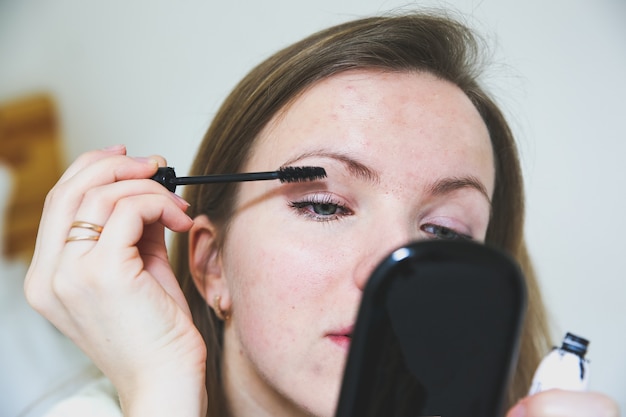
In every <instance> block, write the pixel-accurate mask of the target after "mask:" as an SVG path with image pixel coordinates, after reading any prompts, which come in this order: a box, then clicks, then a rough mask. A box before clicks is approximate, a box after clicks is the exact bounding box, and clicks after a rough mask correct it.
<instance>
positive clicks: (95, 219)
mask: <svg viewBox="0 0 626 417" xmlns="http://www.w3.org/2000/svg"><path fill="white" fill-rule="evenodd" d="M149 194H152V195H161V196H164V197H166V198H168V199H171V200H172V201H173V202H174V204H176V205H177V206H178V207H179V208H180V209H181V210H183V211H184V210H186V209H187V208H188V207H189V203H187V202H186V201H185V200H184V199H182V198H181V197H179V196H177V195H176V194H174V193H172V192H170V191H168V190H167V189H166V188H165V187H163V186H162V185H161V184H159V183H157V182H155V181H148V180H143V179H142V180H126V181H120V182H116V183H113V184H107V185H104V186H100V187H95V188H92V189H90V190H88V191H87V192H86V193H85V194H84V196H83V198H82V201H81V204H80V207H79V208H78V210H77V211H76V214H75V219H76V220H78V221H84V222H88V223H93V224H96V225H104V224H106V223H107V221H108V219H109V216H110V215H111V212H112V211H113V209H114V207H115V205H116V203H117V202H118V201H120V200H122V199H124V198H128V197H132V196H140V195H149ZM88 229H89V228H88V227H87V228H86V229H85V228H83V229H82V230H78V232H80V235H82V236H85V237H86V238H87V239H88V238H89V237H90V236H94V234H95V233H94V231H92V230H88ZM69 233H70V235H72V236H76V234H75V231H74V230H73V229H72V230H70V232H69ZM97 234H98V235H99V233H97ZM89 242H90V241H89V240H86V241H85V243H89ZM91 242H92V243H93V241H91ZM83 246H84V247H89V246H88V245H83Z"/></svg>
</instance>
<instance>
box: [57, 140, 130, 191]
mask: <svg viewBox="0 0 626 417" xmlns="http://www.w3.org/2000/svg"><path fill="white" fill-rule="evenodd" d="M113 155H126V146H125V145H113V146H109V147H107V148H104V149H97V150H93V151H89V152H85V153H83V154H81V155H80V156H79V157H78V158H76V160H75V161H74V162H73V163H72V164H71V165H70V166H69V167H68V168H67V169H66V170H65V172H64V173H63V175H62V176H61V178H60V179H59V182H64V181H66V180H67V179H68V178H71V177H73V176H74V175H76V173H77V172H79V171H81V170H82V169H83V168H85V167H87V166H89V165H91V164H93V163H94V162H96V161H99V160H100V159H103V158H107V157H110V156H113Z"/></svg>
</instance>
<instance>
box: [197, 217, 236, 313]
mask: <svg viewBox="0 0 626 417" xmlns="http://www.w3.org/2000/svg"><path fill="white" fill-rule="evenodd" d="M217 233H218V231H217V228H216V227H215V225H214V224H213V223H212V222H211V220H209V218H208V217H207V216H206V215H200V216H198V217H196V218H195V219H194V221H193V226H192V228H191V230H190V231H189V270H190V272H191V276H192V277H193V281H194V284H195V285H196V288H197V289H198V292H199V293H200V294H201V295H202V297H203V298H204V300H205V301H206V303H207V304H208V305H210V306H211V307H212V308H213V310H215V309H216V306H214V305H213V304H214V301H215V297H216V296H219V297H220V299H221V301H220V307H219V309H221V310H222V311H230V307H231V298H230V292H229V290H228V285H227V282H226V280H225V278H224V274H223V269H222V257H221V251H220V248H218V247H217V241H218V239H217V237H218V236H217Z"/></svg>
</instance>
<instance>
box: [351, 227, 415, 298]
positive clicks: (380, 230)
mask: <svg viewBox="0 0 626 417" xmlns="http://www.w3.org/2000/svg"><path fill="white" fill-rule="evenodd" d="M376 223H377V224H376V225H370V226H369V228H368V230H367V231H366V233H365V234H364V235H363V236H366V237H365V238H364V239H363V241H362V242H361V243H360V244H359V245H357V250H358V251H359V253H358V254H357V256H355V262H356V264H355V266H354V283H355V284H356V286H357V287H358V288H359V289H360V290H361V291H363V289H364V288H365V285H366V284H367V281H368V280H369V278H370V276H371V275H372V273H373V272H374V269H375V268H376V267H377V266H378V265H379V264H380V263H381V262H382V260H383V259H384V258H385V257H386V256H388V255H390V254H391V252H393V251H394V250H395V249H397V248H399V247H400V246H402V245H404V244H406V243H409V241H411V240H412V239H415V237H414V236H413V233H411V231H410V230H411V228H410V226H408V225H406V224H403V223H397V224H390V223H388V222H385V221H379V222H376Z"/></svg>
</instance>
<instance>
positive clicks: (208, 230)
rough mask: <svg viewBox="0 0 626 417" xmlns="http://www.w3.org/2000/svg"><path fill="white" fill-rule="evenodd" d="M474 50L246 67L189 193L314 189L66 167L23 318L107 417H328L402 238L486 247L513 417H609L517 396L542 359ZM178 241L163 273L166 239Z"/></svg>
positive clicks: (576, 399)
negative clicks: (107, 397)
mask: <svg viewBox="0 0 626 417" xmlns="http://www.w3.org/2000/svg"><path fill="white" fill-rule="evenodd" d="M479 74H480V48H479V43H478V41H477V40H476V38H475V37H474V36H473V34H472V33H471V32H470V31H469V30H468V29H467V28H465V27H464V26H462V25H461V24H459V23H457V22H455V21H453V20H450V19H448V18H446V17H439V16H433V15H428V14H409V15H402V16H391V17H376V18H369V19H362V20H357V21H353V22H349V23H346V24H342V25H339V26H336V27H333V28H330V29H327V30H325V31H322V32H319V33H317V34H314V35H312V36H311V37H309V38H306V39H304V40H303V41H301V42H298V43H296V44H294V45H292V46H290V47H288V48H286V49H284V50H282V51H280V52H278V53H277V54H275V55H274V56H272V57H270V58H269V59H267V60H266V61H265V62H263V63H261V64H260V65H259V66H258V67H256V68H255V69H253V70H252V71H251V72H250V73H249V74H248V76H246V77H245V78H244V79H243V80H242V81H241V83H240V84H239V85H238V86H237V87H236V88H235V90H234V91H233V92H232V93H231V95H230V96H229V97H228V98H227V100H226V102H225V103H224V104H223V106H222V108H221V110H220V112H219V113H218V114H217V116H216V118H215V120H214V121H213V123H212V125H211V127H210V128H209V130H208V132H207V134H206V136H205V138H204V141H203V142H202V144H201V146H200V148H199V151H198V154H197V157H196V160H195V163H194V166H193V168H192V174H194V175H200V174H212V173H230V172H248V171H268V170H275V169H277V168H278V167H281V166H299V165H318V166H322V167H324V168H325V169H326V171H327V173H328V177H327V178H326V179H323V180H319V181H312V182H301V183H285V184H283V183H280V182H278V181H261V182H251V183H243V184H219V185H216V184H213V185H202V186H190V187H187V189H186V190H185V200H183V199H181V198H179V197H177V196H176V195H174V194H172V193H169V192H168V191H166V190H165V188H163V187H162V186H160V185H159V184H157V183H156V182H154V181H151V180H149V179H148V178H150V176H152V175H153V174H154V173H155V170H156V168H157V165H160V166H162V165H165V161H164V159H163V158H161V157H156V156H155V157H150V158H130V157H127V156H125V154H126V151H125V148H124V147H123V146H114V147H111V148H108V149H105V150H100V151H94V152H90V153H87V154H85V155H83V156H81V157H80V158H79V159H78V160H77V161H76V162H75V163H74V164H73V165H72V166H71V167H70V168H69V169H68V170H67V172H66V173H65V174H64V175H63V177H62V178H61V179H60V181H59V183H58V184H57V185H56V186H55V187H54V188H53V190H52V191H51V192H50V195H49V197H48V200H47V202H46V207H45V209H44V214H43V217H42V221H41V228H40V234H39V239H38V244H37V250H36V254H35V257H34V259H33V262H32V265H31V268H30V270H29V273H28V277H27V282H26V293H27V296H28V299H29V300H30V302H31V303H32V304H33V306H34V307H35V308H37V309H38V310H39V311H40V312H41V313H42V314H44V315H45V316H46V317H48V318H49V319H50V320H51V321H52V322H53V323H54V324H55V325H56V326H57V327H58V328H59V329H61V330H62V331H63V332H64V333H66V334H67V335H68V336H69V337H71V338H72V339H73V340H74V341H75V342H76V343H77V344H78V345H79V346H80V347H81V348H82V349H83V350H84V351H85V352H86V353H87V354H88V355H89V356H90V357H91V358H93V360H94V362H95V364H96V365H97V366H98V367H99V368H100V369H101V370H102V371H103V373H104V374H105V375H106V376H107V377H108V378H109V379H110V380H111V382H112V383H113V385H114V386H115V387H116V389H117V392H118V394H119V398H120V404H121V408H122V410H123V411H124V414H125V415H128V416H140V415H151V416H158V415H164V416H165V415H167V416H171V415H178V416H186V415H189V416H192V415H193V416H204V415H206V416H212V417H214V416H233V417H245V416H254V417H259V416H325V417H332V416H333V413H334V410H335V406H336V402H337V398H338V392H339V386H340V382H341V377H342V372H343V366H344V363H345V359H346V354H347V348H348V346H349V341H350V335H351V329H352V326H353V325H354V321H355V318H356V311H357V308H358V305H359V301H360V296H361V291H362V289H363V286H364V285H365V283H366V281H367V278H368V277H369V274H370V273H371V271H372V269H373V268H374V266H375V265H376V263H377V262H378V261H379V260H381V259H382V257H383V256H384V255H386V254H387V253H389V251H390V250H392V249H393V248H395V247H396V246H398V245H400V244H403V243H406V242H408V241H410V240H415V239H465V238H471V239H474V240H477V241H481V242H487V243H489V244H491V245H495V246H498V247H500V248H502V249H504V250H506V251H508V252H510V253H511V254H512V255H513V256H514V257H515V258H516V259H517V260H518V261H519V263H520V264H521V265H522V267H523V269H524V272H525V274H526V278H527V285H528V288H529V297H530V303H529V311H528V314H527V319H526V322H525V326H524V332H523V341H522V348H521V356H520V361H519V364H518V368H517V371H516V375H515V380H514V383H513V386H512V388H511V391H510V395H509V401H510V404H511V406H512V407H513V406H514V404H516V402H517V401H518V400H521V401H520V402H519V403H518V404H517V405H515V406H514V408H513V409H512V410H511V411H510V415H511V416H513V415H517V416H522V415H526V416H534V417H548V416H563V417H565V416H590V417H591V416H616V415H618V411H617V409H616V405H615V404H614V403H613V402H612V401H611V400H610V399H608V398H606V397H605V396H603V395H602V394H598V393H571V392H565V391H552V392H546V393H542V394H539V395H536V396H533V397H524V396H525V393H526V391H527V389H528V386H529V385H530V378H531V376H532V372H533V371H534V369H535V367H536V366H537V364H538V362H539V360H540V357H541V356H542V355H543V354H544V353H545V352H546V350H547V347H548V345H549V343H548V336H547V331H546V326H545V320H544V310H543V306H542V302H541V298H540V295H539V293H538V290H537V283H536V281H535V278H534V275H533V272H532V268H531V266H530V263H529V261H528V258H527V253H526V250H525V246H524V240H523V187H522V177H521V173H520V167H519V161H518V157H517V152H516V147H515V143H514V139H513V137H512V135H511V132H510V130H509V128H508V126H507V124H506V121H505V120H504V118H503V116H502V114H501V112H500V111H499V109H498V107H497V106H496V104H495V103H494V102H493V101H492V100H491V99H490V97H489V95H488V94H487V93H486V92H485V91H484V90H483V89H482V88H481V87H480V84H479V82H478V78H477V77H478V75H479ZM165 227H167V228H170V229H172V230H173V231H175V232H179V233H178V235H177V236H176V240H175V247H174V248H173V251H172V255H173V259H172V264H173V268H172V267H170V263H169V262H168V258H167V253H166V249H165V244H164V237H163V229H164V228H165Z"/></svg>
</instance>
